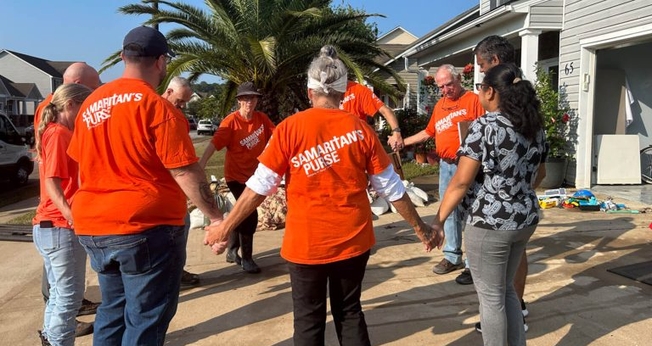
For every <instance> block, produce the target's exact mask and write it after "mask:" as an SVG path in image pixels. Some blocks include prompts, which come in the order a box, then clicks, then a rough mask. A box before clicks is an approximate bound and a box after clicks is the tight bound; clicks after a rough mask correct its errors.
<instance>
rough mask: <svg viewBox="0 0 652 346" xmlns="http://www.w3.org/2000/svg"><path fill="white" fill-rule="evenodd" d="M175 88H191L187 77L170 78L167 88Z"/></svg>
mask: <svg viewBox="0 0 652 346" xmlns="http://www.w3.org/2000/svg"><path fill="white" fill-rule="evenodd" d="M170 88H172V89H175V88H191V86H190V82H188V80H187V79H185V78H183V77H179V76H174V77H172V79H170V83H168V89H170Z"/></svg>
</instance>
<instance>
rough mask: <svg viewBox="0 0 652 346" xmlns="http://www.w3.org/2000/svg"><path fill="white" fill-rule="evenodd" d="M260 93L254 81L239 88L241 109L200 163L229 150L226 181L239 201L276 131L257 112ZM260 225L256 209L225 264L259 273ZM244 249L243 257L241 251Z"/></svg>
mask: <svg viewBox="0 0 652 346" xmlns="http://www.w3.org/2000/svg"><path fill="white" fill-rule="evenodd" d="M260 96H261V94H260V93H259V92H258V90H256V88H255V87H254V84H253V83H252V82H245V83H242V85H240V86H239V87H238V93H237V94H236V98H237V99H238V105H239V106H240V108H239V109H238V110H237V111H235V112H233V113H231V114H229V115H228V116H226V118H224V120H222V122H221V123H220V127H219V128H218V129H217V132H215V135H214V136H213V139H212V140H211V142H210V143H209V144H208V146H207V147H206V150H205V151H204V155H202V158H201V160H199V165H200V166H201V167H203V168H205V167H206V163H207V162H208V159H210V157H211V156H212V155H213V153H215V150H222V148H226V149H227V150H226V160H225V162H224V178H225V179H226V185H227V186H228V187H229V190H231V192H232V193H233V195H234V196H235V198H236V199H238V198H240V195H242V192H243V191H244V189H245V187H246V186H245V182H246V181H247V179H249V178H250V177H251V176H252V175H253V174H254V171H255V170H256V166H258V159H257V157H258V155H260V153H262V152H263V149H265V145H266V144H267V141H269V138H270V137H271V136H272V132H274V127H275V126H274V123H272V121H271V120H269V118H268V117H267V115H266V114H265V113H262V112H257V111H255V109H256V105H257V104H258V99H259V98H260ZM257 225H258V212H257V211H256V210H254V211H253V212H252V213H251V214H250V215H249V216H247V218H246V219H245V220H244V222H242V223H241V224H240V226H238V227H237V228H236V230H235V232H232V233H231V236H230V238H229V244H228V251H227V252H226V261H227V262H229V263H234V262H235V263H236V264H237V265H242V269H243V270H244V271H246V272H247V273H251V274H256V273H260V267H258V265H257V264H256V262H254V260H253V256H252V253H253V241H254V233H255V232H256V227H257ZM241 246H242V257H240V256H239V255H238V249H239V248H240V247H241Z"/></svg>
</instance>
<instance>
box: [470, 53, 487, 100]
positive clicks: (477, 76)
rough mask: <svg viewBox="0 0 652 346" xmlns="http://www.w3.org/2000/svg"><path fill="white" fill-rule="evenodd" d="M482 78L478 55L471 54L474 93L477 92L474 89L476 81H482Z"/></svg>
mask: <svg viewBox="0 0 652 346" xmlns="http://www.w3.org/2000/svg"><path fill="white" fill-rule="evenodd" d="M482 78H484V73H481V72H480V65H478V56H477V55H476V54H473V88H472V89H473V90H471V91H473V92H474V93H476V94H477V93H479V91H478V90H475V85H476V84H477V83H482Z"/></svg>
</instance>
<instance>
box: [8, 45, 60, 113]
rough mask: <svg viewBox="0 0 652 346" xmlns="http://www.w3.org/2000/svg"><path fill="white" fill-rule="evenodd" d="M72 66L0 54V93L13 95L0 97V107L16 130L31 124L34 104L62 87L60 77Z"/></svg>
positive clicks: (16, 55)
mask: <svg viewBox="0 0 652 346" xmlns="http://www.w3.org/2000/svg"><path fill="white" fill-rule="evenodd" d="M72 63H73V62H72V61H50V60H46V59H42V58H38V57H34V56H30V55H27V54H22V53H18V52H15V51H11V50H8V49H2V50H0V76H1V77H2V78H0V83H1V84H4V87H3V86H0V91H2V90H5V91H9V90H8V89H12V92H14V93H13V94H4V93H3V94H0V107H2V110H3V111H5V112H6V113H7V115H9V116H10V117H11V119H12V121H14V122H15V123H16V125H17V126H25V125H27V124H28V123H30V122H32V121H33V117H34V111H35V110H36V107H37V106H38V103H39V102H41V101H42V100H43V98H44V95H48V94H50V93H52V92H53V91H54V90H55V89H56V88H57V87H58V86H59V85H61V84H62V83H63V73H64V71H65V70H66V68H68V66H70V65H71V64H72ZM7 84H9V85H10V86H7ZM2 95H6V96H4V97H3V96H2Z"/></svg>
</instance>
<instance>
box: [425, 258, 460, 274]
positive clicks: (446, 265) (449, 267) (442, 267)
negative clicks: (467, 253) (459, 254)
mask: <svg viewBox="0 0 652 346" xmlns="http://www.w3.org/2000/svg"><path fill="white" fill-rule="evenodd" d="M463 268H464V262H460V263H458V264H453V263H451V262H449V261H448V260H447V259H445V258H444V259H442V260H441V262H439V263H437V265H435V266H434V267H432V272H433V273H435V274H439V275H442V274H448V273H450V272H452V271H454V270H458V269H463Z"/></svg>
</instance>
